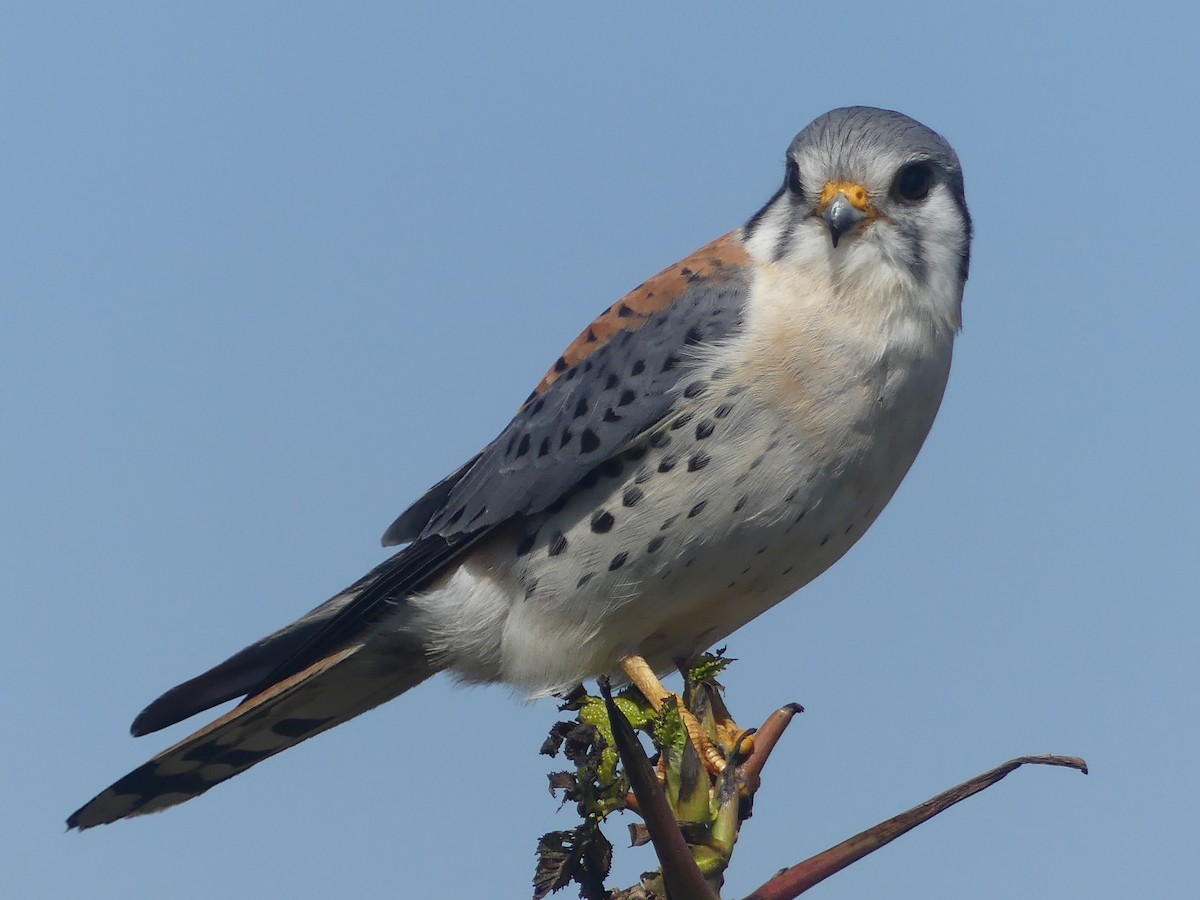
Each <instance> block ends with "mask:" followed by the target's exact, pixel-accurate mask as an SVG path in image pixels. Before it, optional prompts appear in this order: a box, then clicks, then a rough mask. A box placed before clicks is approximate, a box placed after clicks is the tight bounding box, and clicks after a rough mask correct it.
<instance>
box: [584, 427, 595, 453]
mask: <svg viewBox="0 0 1200 900" xmlns="http://www.w3.org/2000/svg"><path fill="white" fill-rule="evenodd" d="M599 448H600V438H598V437H596V432H594V431H592V429H590V428H585V429H583V434H581V435H580V436H579V449H580V450H582V451H583V452H584V453H591V452H593V451H594V450H598V449H599Z"/></svg>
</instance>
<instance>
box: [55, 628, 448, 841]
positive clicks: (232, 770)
mask: <svg viewBox="0 0 1200 900" xmlns="http://www.w3.org/2000/svg"><path fill="white" fill-rule="evenodd" d="M364 646H367V645H365V644H362V643H358V644H352V645H350V646H347V647H343V648H342V649H340V650H337V651H336V652H334V653H331V654H329V655H328V656H325V657H324V658H322V659H319V660H317V661H316V662H314V663H312V664H310V665H309V666H307V667H306V668H304V669H303V670H301V671H299V672H297V673H295V674H294V675H291V676H289V677H287V678H285V679H283V680H281V681H279V682H277V683H275V684H272V685H271V686H270V687H268V688H266V689H265V690H263V691H262V692H261V693H258V694H256V695H255V696H252V697H249V698H247V699H246V700H245V701H244V702H243V703H242V704H241V705H240V706H238V707H237V708H235V709H233V710H232V711H230V712H229V713H227V714H226V715H224V716H222V717H221V718H219V719H217V720H216V721H214V722H212V723H210V724H208V725H206V726H205V727H204V728H201V729H200V730H199V731H197V732H196V733H195V734H193V735H191V736H190V737H188V738H185V739H184V740H182V741H180V742H179V743H178V744H176V745H175V746H173V747H170V748H169V749H167V750H164V751H163V752H162V753H160V754H158V756H156V757H154V758H153V759H152V760H150V761H149V762H147V763H145V764H144V765H141V766H139V767H138V768H136V769H134V770H133V771H132V772H130V773H129V774H128V775H126V776H125V777H124V778H122V779H120V780H119V781H117V782H116V783H114V784H113V785H112V786H111V787H109V788H108V789H107V790H105V791H102V792H101V793H100V794H98V795H97V796H96V797H94V798H93V799H92V800H90V801H89V802H88V803H85V804H84V805H83V806H82V807H80V808H79V809H78V810H76V811H75V812H74V813H72V814H71V816H70V818H68V819H67V827H68V828H79V829H83V828H91V827H93V826H95V825H106V824H108V823H109V822H115V821H117V820H118V819H124V818H128V817H130V816H140V815H144V814H145V813H152V812H158V811H160V810H163V809H166V808H168V807H170V806H174V805H175V804H177V803H183V802H184V801H185V800H190V799H191V798H193V797H198V796H199V795H200V794H203V793H204V792H205V791H207V790H208V789H209V788H211V787H213V786H214V785H218V784H220V783H221V782H222V781H225V780H227V779H229V778H232V777H233V776H234V775H238V774H240V773H242V772H244V771H246V770H247V769H249V768H250V767H251V766H253V765H254V764H255V763H258V762H261V761H262V760H264V759H266V758H267V757H269V756H274V755H275V754H276V753H279V752H280V751H282V750H286V749H287V748H289V747H292V746H294V745H296V744H298V743H300V742H301V741H303V740H307V739H308V738H310V737H312V736H313V735H315V734H320V733H321V732H322V731H325V730H326V729H327V728H332V727H334V726H335V725H339V724H341V723H342V722H345V721H347V720H348V719H352V718H354V717H355V716H357V715H360V714H361V713H364V712H366V711H367V710H369V709H371V708H373V707H375V706H378V705H379V704H380V703H383V702H385V701H387V700H390V699H391V698H393V697H395V696H396V695H398V694H402V693H404V692H405V691H407V690H408V689H409V688H412V687H415V686H416V685H418V684H420V683H421V682H422V681H424V680H425V679H426V678H428V677H429V676H430V675H432V674H433V671H434V669H433V668H432V667H431V665H430V664H429V662H428V661H427V660H426V659H425V655H424V653H422V652H421V651H420V648H418V647H413V648H411V649H410V650H408V651H406V652H404V653H402V654H401V655H397V654H396V653H390V654H388V656H387V658H386V665H383V664H381V663H383V662H384V661H383V660H381V659H380V657H379V655H378V654H377V653H376V652H370V651H369V652H366V653H363V652H361V651H362V650H363V648H364Z"/></svg>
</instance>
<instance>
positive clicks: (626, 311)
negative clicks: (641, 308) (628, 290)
mask: <svg viewBox="0 0 1200 900" xmlns="http://www.w3.org/2000/svg"><path fill="white" fill-rule="evenodd" d="M617 315H618V316H619V317H620V318H622V319H628V318H629V317H630V316H636V315H637V313H635V312H634V311H633V310H632V309H631V308H630V307H628V306H626V305H625V304H624V303H622V304H620V305H619V306H618V307H617Z"/></svg>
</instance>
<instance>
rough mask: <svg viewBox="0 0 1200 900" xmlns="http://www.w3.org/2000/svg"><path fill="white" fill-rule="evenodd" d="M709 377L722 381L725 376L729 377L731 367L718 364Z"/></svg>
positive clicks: (712, 379)
mask: <svg viewBox="0 0 1200 900" xmlns="http://www.w3.org/2000/svg"><path fill="white" fill-rule="evenodd" d="M708 377H709V380H710V381H720V380H721V379H723V378H728V377H729V369H728V368H727V367H726V366H718V367H717V368H715V369H713V370H712V374H711V375H709V376H708Z"/></svg>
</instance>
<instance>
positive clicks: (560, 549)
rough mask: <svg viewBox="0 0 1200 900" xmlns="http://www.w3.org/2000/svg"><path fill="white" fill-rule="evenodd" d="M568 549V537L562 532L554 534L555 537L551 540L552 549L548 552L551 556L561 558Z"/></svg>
mask: <svg viewBox="0 0 1200 900" xmlns="http://www.w3.org/2000/svg"><path fill="white" fill-rule="evenodd" d="M566 549H567V536H566V535H565V534H563V533H562V532H561V531H556V532H554V534H553V536H552V537H551V538H550V548H549V551H548V552H549V554H550V556H560V555H561V554H562V553H564V552H565V551H566Z"/></svg>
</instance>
